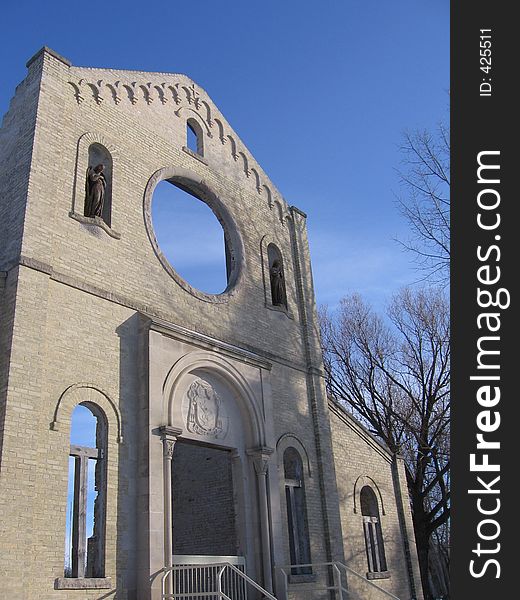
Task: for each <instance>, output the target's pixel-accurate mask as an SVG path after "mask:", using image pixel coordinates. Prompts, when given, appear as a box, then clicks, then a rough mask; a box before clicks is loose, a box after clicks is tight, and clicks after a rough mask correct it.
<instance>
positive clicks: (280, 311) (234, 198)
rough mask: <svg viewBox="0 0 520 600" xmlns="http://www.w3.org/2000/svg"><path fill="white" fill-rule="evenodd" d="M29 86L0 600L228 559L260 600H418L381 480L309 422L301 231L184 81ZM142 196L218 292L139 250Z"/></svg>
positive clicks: (8, 150) (411, 556)
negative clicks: (83, 417)
mask: <svg viewBox="0 0 520 600" xmlns="http://www.w3.org/2000/svg"><path fill="white" fill-rule="evenodd" d="M27 67H28V74H27V77H26V78H25V79H24V81H23V82H22V83H21V84H20V85H19V86H18V87H17V89H16V93H15V95H14V97H13V99H12V102H11V105H10V108H9V111H8V113H7V114H6V115H5V117H4V121H3V127H2V130H1V137H0V152H1V153H2V159H1V161H0V170H1V175H0V189H1V192H2V197H1V200H0V310H1V312H0V326H1V331H0V386H1V387H0V461H1V462H0V529H1V539H0V581H1V586H2V587H1V589H0V596H1V597H5V598H9V599H15V600H23V599H31V600H32V599H36V598H38V599H39V600H46V599H49V600H50V599H55V598H60V599H69V598H70V599H73V598H79V597H81V598H89V599H94V598H109V597H114V598H117V599H123V598H128V599H136V598H137V599H139V600H147V599H149V598H153V599H154V600H158V599H159V598H160V597H161V575H162V569H163V568H165V567H166V568H167V567H170V566H171V565H174V564H180V565H182V564H185V563H186V562H190V561H191V562H194V561H195V562H196V561H199V563H201V564H206V563H207V564H211V563H212V562H215V561H212V557H213V558H217V559H218V560H220V561H221V562H222V561H223V560H224V558H223V557H225V558H226V560H228V561H231V562H232V563H233V564H235V565H238V567H237V568H239V569H241V570H243V571H245V572H246V573H247V574H248V576H250V577H251V578H252V579H253V580H255V581H256V582H258V583H259V584H260V585H261V586H262V587H263V588H265V589H266V590H267V591H269V592H271V593H274V594H276V597H277V598H282V597H283V594H284V593H285V588H286V587H287V586H289V588H290V589H292V590H293V592H292V593H293V596H292V597H295V598H296V597H302V596H300V595H299V592H298V589H299V590H301V593H303V590H305V589H311V588H312V586H316V585H318V584H326V583H330V581H331V569H330V568H328V567H325V568H323V567H320V566H319V565H321V564H323V563H331V562H333V561H337V562H338V563H341V564H343V563H345V561H347V566H348V565H350V567H351V568H353V569H354V570H356V571H358V572H360V573H362V577H365V575H366V579H367V581H368V580H370V579H379V580H380V582H379V583H380V585H381V586H383V587H385V586H386V587H385V589H388V590H390V591H392V592H393V593H394V594H397V595H399V596H400V597H402V598H411V597H417V598H419V597H420V592H419V590H418V589H417V585H418V581H419V577H418V573H417V560H416V554H415V547H414V541H413V533H412V526H411V521H410V514H409V509H408V506H407V503H406V501H405V500H403V496H404V497H405V495H406V494H405V491H404V490H405V484H404V474H403V469H402V466H401V463H400V462H399V460H398V459H396V458H395V457H392V456H391V455H390V454H389V453H388V451H387V450H386V449H385V448H383V447H382V446H381V445H380V444H378V443H377V442H376V441H374V440H373V439H372V438H371V436H370V435H369V434H367V433H366V432H365V431H364V430H363V428H362V427H360V426H359V425H358V424H357V423H355V422H354V421H353V420H352V419H351V417H349V416H348V415H347V414H345V413H344V412H343V411H342V410H341V409H340V408H339V407H337V406H332V405H330V406H329V403H328V402H327V398H326V393H325V388H324V381H323V372H322V359H321V353H320V345H319V339H318V334H317V331H318V327H317V321H316V310H315V304H314V293H313V287H312V276H311V266H310V258H309V251H308V244H307V237H306V216H305V215H304V214H303V213H302V212H301V211H300V210H298V209H297V208H295V207H293V206H289V205H288V204H287V203H286V201H285V200H284V199H283V197H282V196H281V195H280V193H279V192H278V190H277V189H276V187H275V186H274V185H273V183H272V182H271V181H270V180H269V178H268V177H267V175H266V174H265V173H264V171H263V170H262V168H261V167H260V166H259V165H258V164H257V162H256V161H255V159H254V158H253V157H252V156H251V154H250V153H249V151H248V150H247V148H246V147H245V146H244V144H243V143H242V142H241V140H240V139H239V137H238V136H237V134H236V133H235V132H234V131H233V129H232V128H231V127H230V125H229V124H228V123H227V121H226V119H225V118H224V117H223V116H222V114H221V113H220V111H219V110H218V109H217V108H216V106H215V105H214V104H213V103H212V101H211V99H210V98H209V97H208V95H207V94H206V92H205V91H204V90H203V89H202V88H201V87H199V86H198V85H197V84H195V83H194V82H193V81H191V80H190V79H189V78H188V77H186V76H185V75H177V74H170V73H145V72H137V71H117V70H110V69H97V68H83V67H75V66H73V65H71V64H70V63H69V62H68V61H67V60H66V59H64V58H63V57H61V56H59V55H57V54H56V53H55V52H53V51H51V50H49V49H47V48H44V49H42V50H41V51H40V52H38V53H37V54H36V55H35V56H34V57H33V58H32V59H31V60H30V61H29V62H28V64H27ZM187 132H191V133H192V134H194V135H195V137H196V140H197V144H196V147H194V148H191V149H190V147H189V146H188V143H187ZM98 165H103V168H102V169H97V171H96V168H97V166H98ZM100 173H102V177H99V174H100ZM86 174H87V175H86ZM89 174H90V175H89ZM89 177H90V178H89ZM161 181H169V182H170V183H171V184H172V185H173V186H176V187H177V188H179V189H181V190H184V191H187V192H188V193H190V194H191V195H192V196H193V197H194V198H193V201H194V202H196V201H202V202H204V203H206V204H207V205H208V206H209V207H210V208H211V210H212V211H213V213H214V214H215V215H216V217H217V218H218V220H219V222H220V224H221V225H222V228H223V230H224V238H225V246H226V257H227V287H226V289H225V290H224V291H223V292H222V293H221V294H207V293H205V292H202V291H200V290H199V289H196V288H195V287H193V286H192V285H190V284H189V283H188V282H187V281H185V280H184V279H183V278H182V277H181V276H180V275H179V274H178V273H177V272H176V270H175V269H174V267H172V265H171V264H170V262H169V260H168V259H167V257H166V256H165V254H164V253H163V251H162V249H161V247H160V246H159V244H158V242H157V239H156V234H155V232H154V227H153V223H152V218H151V203H152V198H153V195H154V190H155V188H156V186H157V185H158V184H159V183H160V182H161ZM78 406H82V407H84V408H85V409H87V410H88V411H89V412H90V413H91V415H92V416H93V418H94V419H95V422H96V423H97V426H96V433H95V435H94V439H93V441H92V443H91V444H90V445H88V444H87V445H83V444H77V443H76V442H75V441H74V440H73V439H71V419H72V418H73V414H74V411H75V410H76V409H77V407H78ZM69 463H70V464H71V465H73V467H70V468H68V465H69ZM88 465H91V467H88ZM89 486H90V487H89ZM68 489H69V490H72V492H71V493H72V495H73V498H74V500H73V504H72V506H69V505H68V500H67V497H68V495H67V490H68ZM367 489H368V490H369V491H368V492H367ZM89 490H90V492H89ZM363 490H365V491H364V492H363ZM370 490H371V491H370ZM89 494H90V495H93V497H94V496H95V499H94V500H93V501H92V502H93V503H92V505H91V506H90V508H89V502H90V500H89V498H90V495H89ZM363 494H365V495H364V496H363ZM370 494H372V495H370ZM363 503H364V504H363ZM370 506H372V508H370ZM366 507H369V508H366ZM370 511H372V512H370ZM89 515H90V516H89ZM88 518H90V519H91V520H92V530H91V531H90V533H89V532H88V531H87V529H86V524H85V523H86V519H88ZM370 519H371V520H370ZM363 523H365V531H364V530H363V527H364V525H363ZM369 523H372V525H369ZM371 527H373V528H374V529H373V532H374V533H373V536H375V537H373V540H376V542H377V541H378V540H379V544H380V545H382V544H383V537H381V538H380V539H379V537H378V536H380V534H379V533H378V532H379V531H380V530H381V527H382V536H384V544H385V549H386V552H385V553H383V551H382V549H379V550H377V549H376V550H374V549H373V548H372V549H370V548H369V547H368V546H366V543H369V542H367V539H368V538H367V535H369V533H367V532H370V531H372V530H371V529H370V528H371ZM378 527H379V529H377V528H378ZM370 535H371V534H370ZM67 539H69V540H72V541H71V542H70V544H69V546H68V547H67V546H66V544H67V541H66V540H67ZM376 545H377V544H376ZM367 548H368V550H367ZM66 552H68V558H69V559H70V562H69V563H67V559H65V561H64V554H65V553H66ZM367 552H368V554H367ZM367 556H368V564H367ZM233 561H235V562H233ZM217 562H218V561H217ZM311 563H312V565H314V566H305V565H309V564H311ZM291 565H292V566H291ZM295 565H303V566H295ZM369 575H372V576H371V577H369ZM342 576H343V577H345V579H346V578H347V574H346V573H344V574H343V575H342ZM169 585H173V583H171V582H170V584H169ZM357 585H359V584H357V583H355V581H354V580H353V581H352V585H351V588H352V590H356V589H357V588H356V586H357ZM298 586H300V587H298ZM359 589H360V590H361V591H360V592H359V595H358V596H357V597H359V598H370V597H372V596H371V594H372V592H371V591H370V590H371V589H372V588H370V587H365V588H364V587H360V588H359ZM374 589H375V588H374ZM79 590H82V591H79ZM295 590H296V591H295ZM363 590H368V591H363ZM353 593H354V592H353ZM374 593H375V594H376V595H374V596H373V597H374V598H378V597H379V596H377V593H379V592H378V591H377V590H376V591H375V592H374ZM2 594H5V595H4V596H2ZM294 594H296V595H294ZM215 597H216V596H215ZM249 597H250V598H253V597H254V592H253V591H252V592H250V596H249ZM309 597H316V598H318V597H320V596H318V595H315V596H309ZM353 597H354V596H353ZM233 600H235V599H234V598H233Z"/></svg>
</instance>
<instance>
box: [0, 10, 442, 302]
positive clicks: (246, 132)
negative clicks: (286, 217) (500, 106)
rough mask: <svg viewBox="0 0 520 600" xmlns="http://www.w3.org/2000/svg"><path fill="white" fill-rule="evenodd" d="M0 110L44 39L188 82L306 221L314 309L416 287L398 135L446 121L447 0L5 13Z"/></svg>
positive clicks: (90, 62) (72, 55) (79, 54)
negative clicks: (398, 197) (403, 241)
mask: <svg viewBox="0 0 520 600" xmlns="http://www.w3.org/2000/svg"><path fill="white" fill-rule="evenodd" d="M2 12H3V20H4V24H5V25H4V29H3V36H2V41H1V42H0V48H1V49H2V51H1V53H0V61H1V68H2V78H3V85H2V88H1V90H0V112H1V113H2V114H3V113H4V112H5V110H6V109H7V106H8V103H9V99H10V97H11V95H12V94H13V92H14V88H15V86H16V85H17V84H18V83H19V82H20V81H21V80H22V79H23V77H24V76H25V72H26V70H25V62H26V61H27V59H28V58H29V57H30V56H32V55H33V54H34V53H35V52H36V51H37V50H38V49H39V48H40V47H41V46H43V45H47V46H50V47H51V48H53V49H54V50H56V51H57V52H59V53H60V54H62V55H64V56H65V57H67V58H68V59H69V60H71V61H72V63H73V64H75V65H80V66H97V67H113V68H120V69H125V68H128V69H138V70H147V71H167V72H176V73H186V74H187V75H189V76H190V77H191V78H193V79H194V80H195V81H196V82H197V83H199V84H200V85H201V86H202V87H204V88H205V89H206V91H207V92H208V93H209V95H210V96H211V97H212V99H213V100H214V101H215V103H216V104H217V105H218V106H219V108H220V109H221V110H222V112H223V113H224V115H225V116H226V118H227V119H228V121H229V122H230V124H231V126H232V127H233V128H234V129H235V130H236V131H237V133H238V134H239V135H240V137H241V139H242V140H243V141H244V143H245V144H246V145H247V146H248V148H249V149H250V150H251V152H252V153H253V155H254V156H255V158H256V159H257V160H258V162H259V163H260V164H261V165H262V167H263V168H264V170H265V171H266V173H267V174H268V175H269V176H270V178H271V179H272V180H273V182H274V183H275V185H276V186H277V187H278V188H279V189H280V191H281V192H282V194H283V195H284V196H285V198H286V200H287V201H288V202H289V204H294V205H296V206H298V207H299V208H301V209H302V210H304V211H305V212H306V213H307V214H308V228H309V237H310V244H311V252H312V258H313V270H314V278H315V284H316V292H317V299H318V302H319V303H328V304H329V305H331V306H334V305H335V304H337V302H338V301H339V299H340V298H341V296H343V295H344V294H346V293H348V292H351V291H359V292H361V293H362V294H364V295H365V296H366V297H367V298H368V299H369V300H371V301H372V302H374V303H375V305H376V306H378V307H380V306H381V305H382V304H383V302H384V300H385V299H386V298H388V297H389V295H390V294H391V293H392V292H393V291H395V290H396V289H398V288H399V287H400V286H401V285H403V284H406V283H409V282H412V281H415V280H416V279H417V278H418V275H417V273H416V272H415V271H414V270H413V265H412V263H411V261H410V259H409V256H408V255H406V254H404V253H403V252H402V250H401V249H400V247H399V246H398V244H397V243H396V242H395V241H394V238H396V237H400V238H404V237H405V236H406V223H405V222H404V221H403V219H402V217H401V216H400V215H399V213H398V211H397V209H396V207H395V193H398V192H399V180H398V176H397V174H396V172H395V168H396V167H399V161H400V155H399V152H398V147H399V144H400V141H401V139H402V132H403V131H404V130H406V129H411V130H413V129H416V128H419V129H423V128H429V129H433V128H434V127H435V125H436V123H437V122H438V121H439V120H441V119H444V120H447V119H448V105H449V96H448V89H449V2H448V0H414V1H412V0H394V1H393V2H385V1H383V0H377V1H376V0H343V1H339V0H338V1H335V2H332V1H322V2H319V3H318V2H308V1H306V0H300V1H299V2H296V1H293V0H285V1H280V0H278V1H274V0H263V1H262V2H254V3H253V2H244V1H241V2H238V1H221V2H215V1H212V2H210V1H208V0H199V1H198V2H175V1H168V2H166V1H161V2H149V3H142V2H139V3H137V2H132V1H126V2H111V1H107V2H105V3H101V4H99V3H97V4H96V3H87V4H85V3H73V2H70V0H69V1H68V2H62V1H53V0H50V1H47V2H45V3H44V2H34V1H28V0H19V1H17V2H10V3H8V4H4V6H3V10H2Z"/></svg>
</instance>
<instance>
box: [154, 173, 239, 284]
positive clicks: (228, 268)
mask: <svg viewBox="0 0 520 600" xmlns="http://www.w3.org/2000/svg"><path fill="white" fill-rule="evenodd" d="M152 221H153V228H154V232H155V237H156V240H157V243H158V245H159V247H160V249H161V252H162V253H163V255H164V257H165V258H166V259H167V260H168V262H169V263H170V265H171V266H172V267H173V268H174V269H175V271H176V273H178V274H179V275H180V276H181V277H182V278H183V279H184V280H185V281H187V282H188V283H189V284H190V285H191V286H193V287H194V288H196V289H198V290H201V291H203V292H205V293H208V294H220V293H222V292H223V291H224V290H225V289H226V288H227V286H228V284H229V281H230V277H231V272H232V270H233V259H232V253H231V250H230V247H229V244H228V242H227V239H226V235H225V232H224V229H223V226H222V224H221V222H219V220H218V219H217V217H216V215H215V213H214V212H213V211H212V210H211V208H210V207H209V206H208V205H207V204H206V203H205V202H204V201H203V200H201V199H200V198H199V197H198V196H197V195H196V194H195V192H193V191H191V190H190V189H189V188H188V187H184V186H183V187H181V186H180V184H179V183H177V182H170V181H161V182H159V184H158V185H157V186H156V188H155V191H154V194H153V201H152Z"/></svg>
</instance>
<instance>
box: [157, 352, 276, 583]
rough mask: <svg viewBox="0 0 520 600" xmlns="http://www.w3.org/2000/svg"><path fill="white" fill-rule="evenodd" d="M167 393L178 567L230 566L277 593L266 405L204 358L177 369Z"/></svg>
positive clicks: (224, 367)
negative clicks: (270, 519)
mask: <svg viewBox="0 0 520 600" xmlns="http://www.w3.org/2000/svg"><path fill="white" fill-rule="evenodd" d="M164 390H165V392H166V397H167V400H168V402H167V418H168V421H169V425H168V427H167V428H166V429H170V430H172V431H174V432H176V433H175V441H174V445H173V449H172V452H171V460H170V466H169V469H170V471H169V472H168V473H167V474H166V475H165V477H167V478H169V479H170V481H171V484H170V487H169V489H168V490H166V491H165V511H171V520H170V527H171V529H170V532H171V538H170V540H167V541H165V548H166V549H169V548H171V557H172V558H171V561H172V564H198V563H202V562H204V563H211V562H212V561H214V562H218V561H222V560H225V561H226V562H230V561H231V562H234V563H235V564H237V565H241V568H243V569H244V570H245V571H247V573H248V575H250V576H252V577H253V578H255V579H257V580H259V581H261V582H262V583H263V584H264V586H265V587H266V588H267V589H269V588H272V565H271V547H270V534H269V523H268V514H269V509H268V498H267V483H266V475H267V463H268V460H269V456H270V454H271V452H272V450H271V449H270V448H267V447H266V442H265V426H264V421H263V416H262V411H261V410H260V407H261V398H260V399H259V398H257V397H255V394H254V393H253V392H252V390H251V388H250V386H249V385H248V382H247V380H246V379H245V378H244V377H243V376H242V375H241V374H240V373H239V372H238V371H237V370H236V369H235V368H234V367H233V366H232V365H231V363H229V362H227V361H226V360H225V359H223V358H222V357H218V356H215V355H212V354H210V353H198V352H193V353H190V355H187V356H185V357H184V358H183V359H181V360H180V361H179V362H178V363H177V364H176V365H175V367H174V368H173V369H172V371H171V372H170V374H169V375H168V378H167V381H166V383H165V386H164ZM167 485H168V484H167ZM259 533H260V535H259Z"/></svg>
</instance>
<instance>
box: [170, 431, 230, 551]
mask: <svg viewBox="0 0 520 600" xmlns="http://www.w3.org/2000/svg"><path fill="white" fill-rule="evenodd" d="M172 487H173V554H174V555H186V554H197V555H201V554H202V555H207V556H235V555H236V554H237V535H236V515H235V512H236V511H235V499H234V494H233V473H232V458H231V452H230V451H229V450H223V449H220V448H210V447H208V446H200V445H196V444H189V443H186V442H180V441H179V442H177V443H176V444H175V450H174V453H173V461H172Z"/></svg>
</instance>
